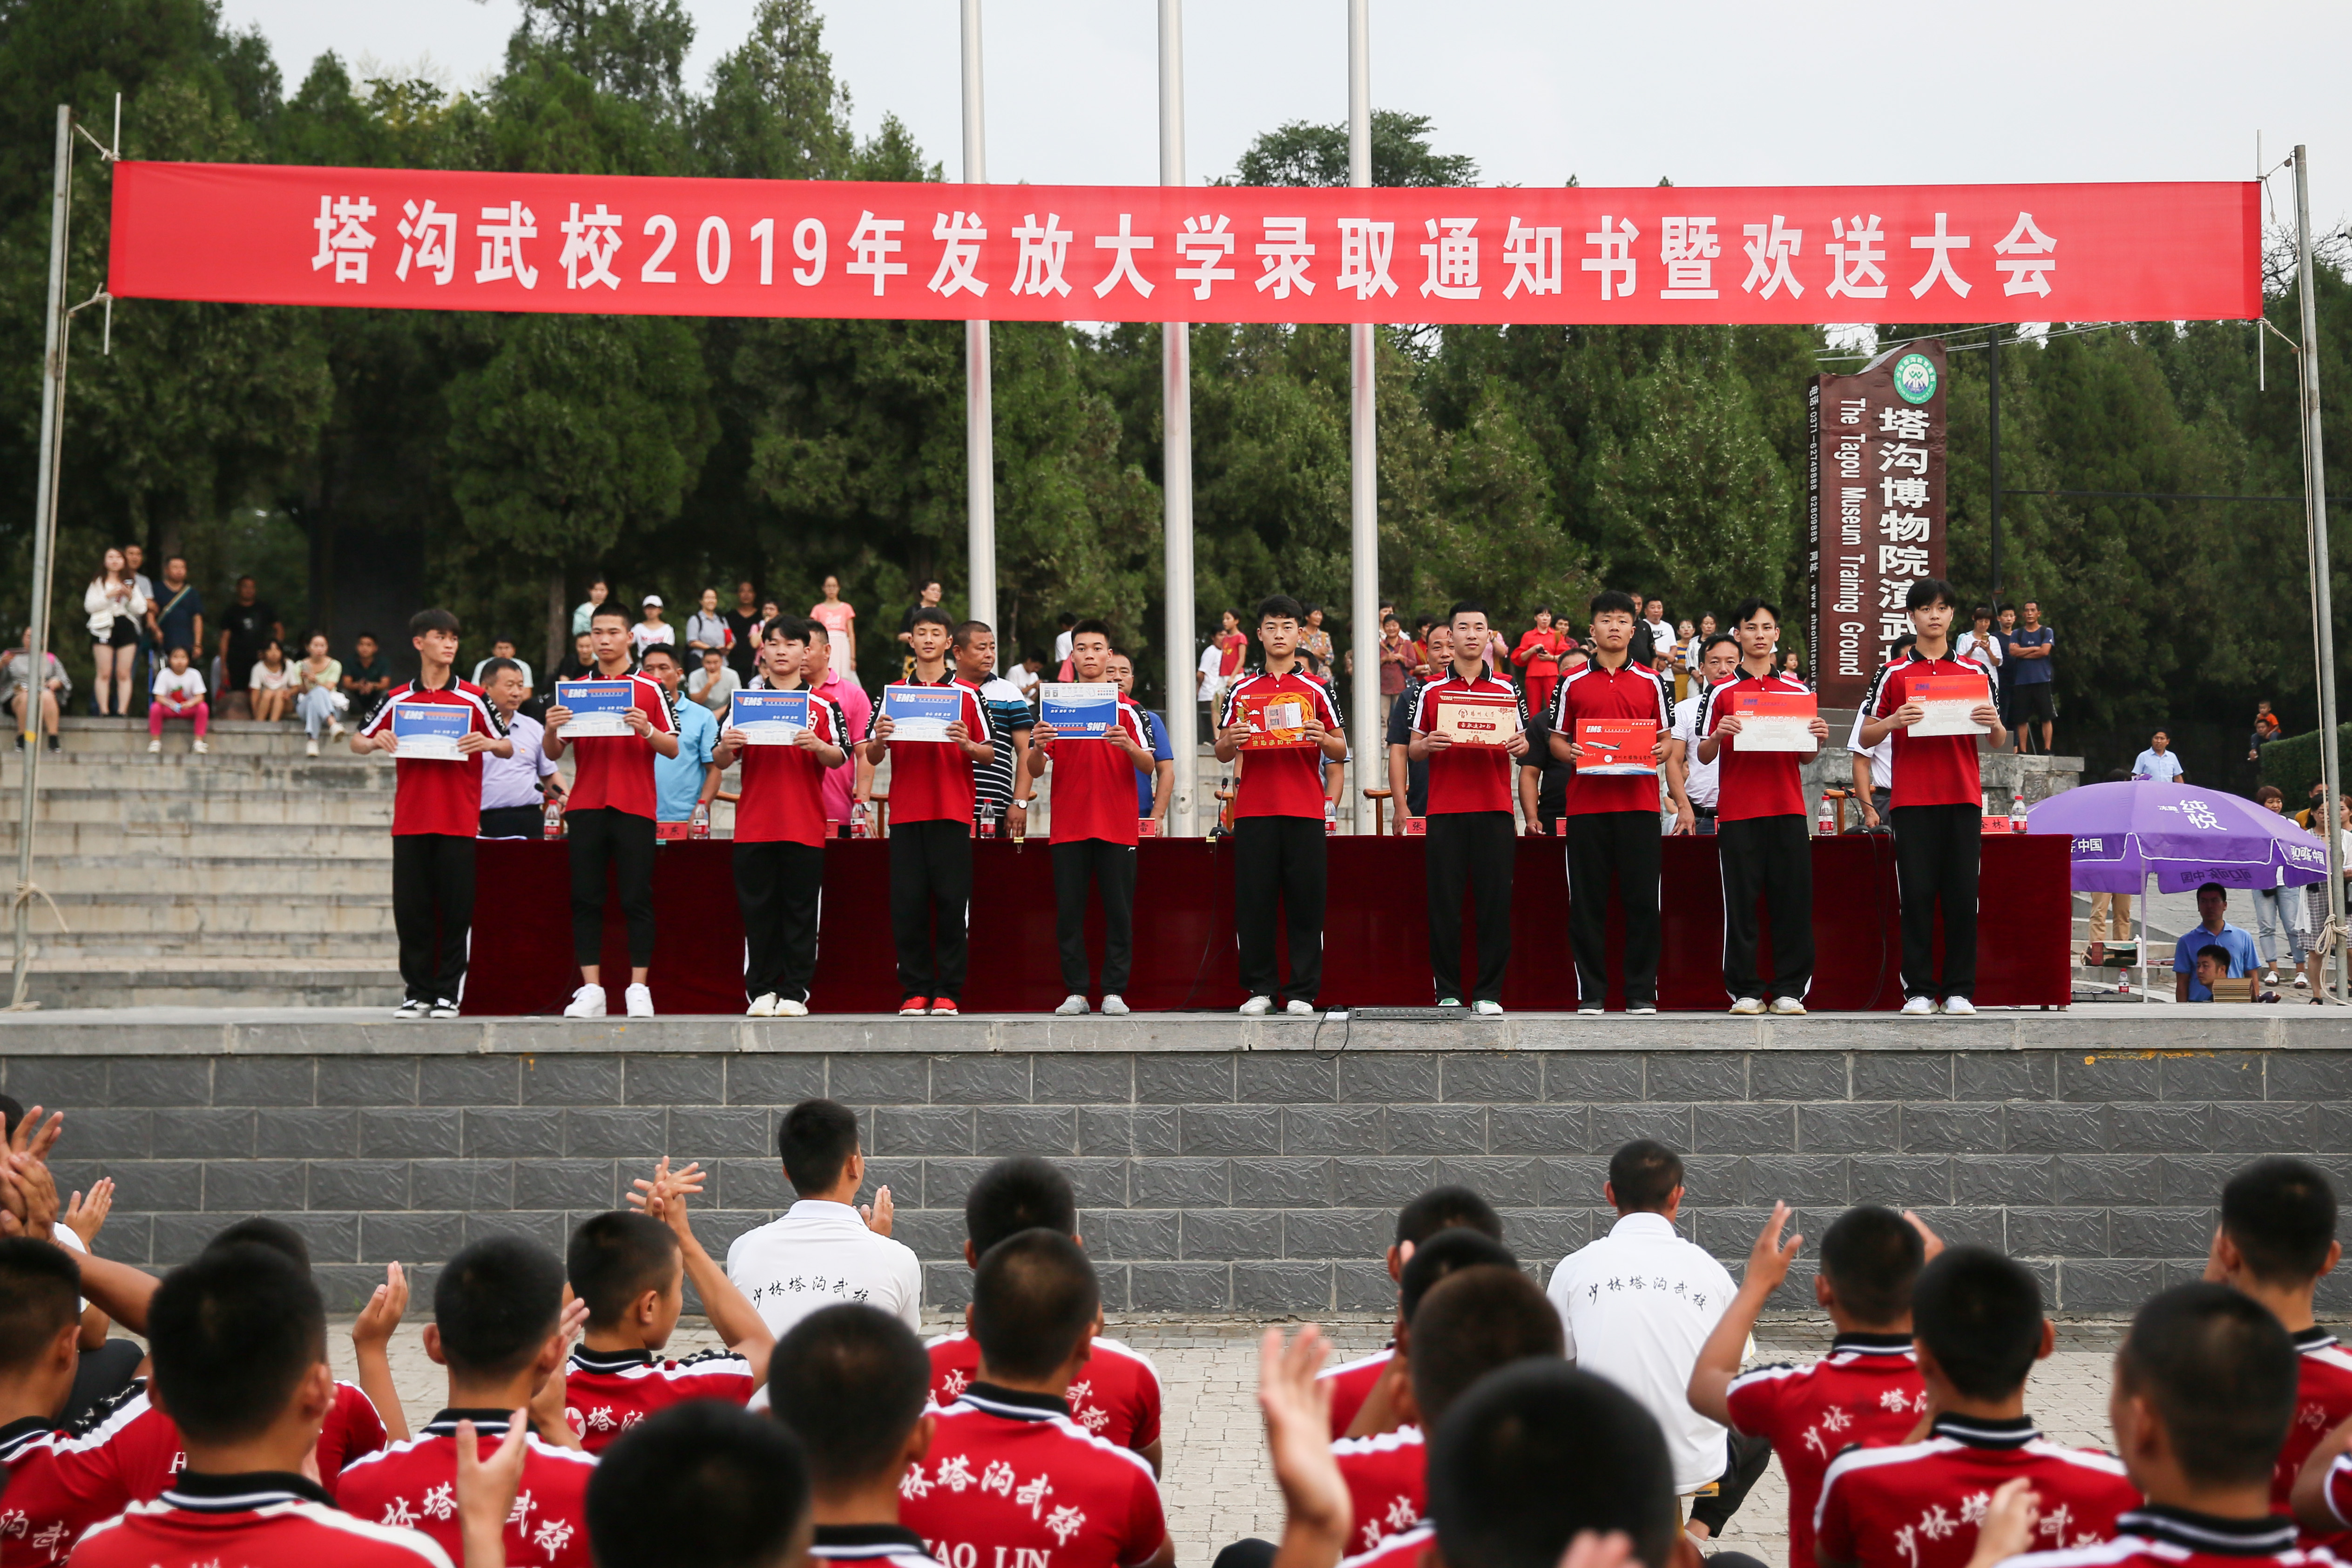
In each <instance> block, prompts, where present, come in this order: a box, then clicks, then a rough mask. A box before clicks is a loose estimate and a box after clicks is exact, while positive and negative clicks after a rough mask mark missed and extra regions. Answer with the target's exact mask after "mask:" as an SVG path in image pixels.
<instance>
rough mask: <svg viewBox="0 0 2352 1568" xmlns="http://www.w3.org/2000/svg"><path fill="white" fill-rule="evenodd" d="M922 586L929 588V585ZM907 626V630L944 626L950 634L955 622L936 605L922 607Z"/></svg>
mask: <svg viewBox="0 0 2352 1568" xmlns="http://www.w3.org/2000/svg"><path fill="white" fill-rule="evenodd" d="M924 585H925V586H926V587H928V586H929V584H924ZM907 625H908V628H909V629H911V628H913V627H916V626H945V627H947V628H948V630H949V631H950V632H951V633H952V632H953V631H954V630H955V622H954V621H953V620H952V619H950V617H949V616H948V613H947V612H946V611H945V610H942V609H940V607H939V606H938V605H923V606H922V607H921V608H920V609H919V610H917V611H916V612H915V614H914V616H913V617H912V618H911V619H909V620H908V622H907Z"/></svg>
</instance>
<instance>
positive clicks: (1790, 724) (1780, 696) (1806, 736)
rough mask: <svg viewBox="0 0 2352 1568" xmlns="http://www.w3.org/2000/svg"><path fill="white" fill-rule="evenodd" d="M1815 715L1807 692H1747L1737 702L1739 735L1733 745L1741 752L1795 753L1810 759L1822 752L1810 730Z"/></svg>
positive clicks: (1812, 698) (1815, 708)
mask: <svg viewBox="0 0 2352 1568" xmlns="http://www.w3.org/2000/svg"><path fill="white" fill-rule="evenodd" d="M1818 711H1819V707H1818V704H1817V702H1816V700H1815V698H1814V696H1813V694H1812V693H1811V692H1810V691H1750V692H1747V693H1745V694H1743V695H1742V696H1741V697H1740V698H1739V700H1738V714H1739V735H1738V740H1736V741H1735V742H1733V745H1734V747H1735V748H1736V749H1737V750H1739V751H1742V752H1801V754H1803V755H1805V756H1811V755H1812V754H1813V753H1814V752H1817V751H1819V750H1821V742H1818V741H1816V740H1814V739H1813V728H1812V726H1813V717H1814V715H1815V714H1816V713H1817V712H1818Z"/></svg>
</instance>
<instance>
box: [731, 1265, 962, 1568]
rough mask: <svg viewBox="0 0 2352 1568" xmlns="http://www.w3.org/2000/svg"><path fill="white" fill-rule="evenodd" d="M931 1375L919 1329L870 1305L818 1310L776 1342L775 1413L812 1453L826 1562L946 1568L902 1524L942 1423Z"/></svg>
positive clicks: (820, 1554)
mask: <svg viewBox="0 0 2352 1568" xmlns="http://www.w3.org/2000/svg"><path fill="white" fill-rule="evenodd" d="M928 1374H929V1363H928V1362H927V1361H925V1360H924V1358H923V1346H922V1342H920V1341H919V1340H917V1339H916V1338H915V1331H913V1330H912V1329H909V1328H908V1327H907V1325H906V1324H904V1323H902V1322H900V1321H898V1319H896V1318H894V1317H892V1316H891V1315H890V1314H889V1313H887V1312H885V1311H881V1310H878V1309H876V1308H873V1307H868V1306H866V1305H864V1304H863V1303H860V1302H856V1301H844V1302H842V1303H841V1304H840V1305H838V1306H834V1307H824V1308H821V1309H819V1310H816V1311H814V1312H811V1313H810V1314H809V1315H808V1316H807V1317H805V1318H803V1319H802V1320H801V1321H799V1322H797V1323H795V1324H793V1327H792V1329H791V1331H789V1332H787V1333H786V1334H785V1335H784V1337H783V1338H782V1339H781V1340H779V1341H777V1342H776V1353H775V1359H774V1360H773V1361H772V1362H771V1363H769V1369H768V1394H769V1408H770V1409H771V1410H772V1411H773V1412H774V1413H775V1417H776V1419H777V1420H778V1421H781V1422H782V1423H783V1424H784V1426H787V1427H789V1428H791V1429H792V1430H793V1432H795V1433H797V1434H798V1435H799V1436H800V1439H801V1446H802V1449H803V1452H804V1453H805V1454H806V1455H807V1456H808V1468H809V1487H810V1491H811V1493H812V1494H813V1496H812V1501H813V1502H814V1505H815V1512H816V1518H817V1525H816V1539H815V1541H814V1542H813V1543H812V1544H811V1546H810V1549H809V1555H810V1556H811V1557H812V1558H814V1560H815V1561H816V1562H818V1563H856V1564H862V1565H864V1568H940V1563H937V1562H936V1561H934V1560H933V1558H932V1557H931V1555H930V1554H929V1552H927V1551H925V1550H924V1546H923V1538H922V1537H921V1536H919V1535H918V1534H916V1533H915V1532H914V1531H911V1530H909V1529H908V1528H907V1527H906V1526H905V1525H904V1524H902V1523H900V1522H899V1519H898V1515H899V1512H900V1510H901V1508H902V1507H903V1500H902V1499H901V1498H900V1496H899V1487H900V1484H901V1483H902V1482H903V1481H904V1480H905V1479H906V1478H907V1474H908V1471H909V1470H910V1469H912V1468H914V1467H915V1466H918V1465H919V1464H921V1463H922V1462H923V1458H924V1456H925V1455H926V1454H928V1453H929V1451H930V1447H931V1436H932V1432H933V1430H934V1429H935V1428H936V1427H937V1426H938V1425H939V1422H938V1417H937V1416H936V1415H933V1414H932V1413H931V1410H930V1408H929V1406H930V1401H929V1398H928V1397H927V1394H928V1392H929V1375H928ZM975 1568H976V1564H975Z"/></svg>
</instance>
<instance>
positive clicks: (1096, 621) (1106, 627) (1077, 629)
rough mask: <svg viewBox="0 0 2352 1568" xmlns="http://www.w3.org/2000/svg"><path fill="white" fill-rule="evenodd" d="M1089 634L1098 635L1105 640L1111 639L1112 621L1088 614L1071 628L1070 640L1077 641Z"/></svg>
mask: <svg viewBox="0 0 2352 1568" xmlns="http://www.w3.org/2000/svg"><path fill="white" fill-rule="evenodd" d="M1087 636H1093V637H1100V638H1102V640H1103V641H1105V642H1108V641H1110V640H1111V636H1110V623H1109V622H1108V621H1107V620H1104V619H1103V618H1102V617H1101V616H1087V618H1086V619H1085V620H1083V621H1080V622H1079V623H1078V624H1077V625H1076V626H1072V627H1071V628H1070V640H1071V641H1072V642H1076V641H1077V640H1078V639H1079V638H1080V637H1087Z"/></svg>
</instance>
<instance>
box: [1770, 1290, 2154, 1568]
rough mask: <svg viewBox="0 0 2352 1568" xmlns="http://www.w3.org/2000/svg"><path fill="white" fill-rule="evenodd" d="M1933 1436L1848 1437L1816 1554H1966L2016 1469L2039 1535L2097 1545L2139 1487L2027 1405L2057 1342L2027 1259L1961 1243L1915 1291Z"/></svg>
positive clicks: (1934, 1562)
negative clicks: (2033, 1505) (2031, 1385)
mask: <svg viewBox="0 0 2352 1568" xmlns="http://www.w3.org/2000/svg"><path fill="white" fill-rule="evenodd" d="M1911 1310H1912V1319H1913V1323H1914V1326H1915V1328H1916V1332H1917V1335H1918V1357H1919V1376H1920V1380H1921V1381H1922V1382H1923V1383H1925V1384H1927V1404H1928V1407H1929V1408H1930V1409H1931V1410H1933V1411H1934V1412H1935V1421H1934V1423H1933V1424H1932V1425H1930V1426H1928V1428H1927V1436H1926V1438H1925V1439H1924V1440H1922V1441H1920V1442H1916V1443H1903V1442H1898V1443H1894V1444H1891V1445H1888V1446H1886V1447H1852V1448H1848V1449H1847V1450H1846V1451H1845V1452H1844V1453H1843V1454H1842V1455H1840V1456H1839V1457H1838V1458H1837V1459H1836V1460H1835V1461H1834V1462H1833V1463H1832V1464H1831V1466H1830V1468H1829V1471H1828V1473H1827V1474H1826V1475H1825V1476H1824V1477H1823V1478H1822V1494H1821V1503H1820V1505H1819V1508H1818V1510H1817V1511H1816V1514H1815V1521H1814V1523H1815V1529H1814V1542H1813V1555H1814V1558H1815V1560H1816V1561H1817V1562H1818V1563H1821V1564H1822V1568H1965V1565H1966V1564H1967V1563H1968V1561H1969V1557H1970V1556H1971V1555H1972V1554H1973V1553H1974V1552H1975V1551H1976V1546H1977V1533H1978V1526H1979V1524H1980V1523H1981V1522H1982V1521H1983V1517H1984V1514H1983V1510H1982V1508H1981V1507H1980V1506H1979V1504H1978V1503H1977V1502H1976V1501H1975V1500H1977V1499H1990V1497H1991V1495H1992V1494H1993V1493H1994V1492H1996V1491H1998V1490H2000V1488H2001V1487H2003V1486H2005V1485H2007V1484H2008V1483H2009V1482H2011V1481H2014V1480H2020V1479H2022V1480H2024V1481H2026V1482H2027V1483H2028V1485H2029V1486H2030V1487H2031V1489H2032V1492H2033V1494H2034V1496H2035V1498H2036V1499H2037V1500H2038V1502H2037V1506H2038V1508H2039V1510H2040V1513H2041V1520H2040V1523H2039V1525H2038V1526H2037V1528H2036V1531H2035V1536H2034V1540H2035V1542H2036V1544H2039V1545H2046V1546H2048V1547H2050V1548H2052V1549H2053V1550H2057V1549H2073V1550H2078V1551H2079V1550H2080V1549H2082V1548H2084V1547H2086V1546H2095V1545H2098V1544H2099V1543H2100V1542H2105V1541H2106V1540H2107V1539H2109V1538H2110V1537H2111V1536H2113V1535H2114V1534H2115V1532H2116V1519H2117V1518H2118V1517H2119V1516H2120V1515H2122V1514H2124V1513H2126V1512H2128V1511H2129V1510H2131V1509H2133V1508H2134V1507H2136V1506H2137V1504H2138V1502H2139V1491H2138V1489H2137V1488H2136V1487H2134V1486H2133V1485H2132V1483H2131V1482H2130V1481H2129V1480H2127V1479H2125V1477H2124V1468H2123V1466H2122V1465H2121V1464H2120V1463H2119V1462H2117V1461H2116V1459H2115V1458H2113V1457H2111V1456H2109V1455H2106V1454H2102V1453H2097V1452H2095V1451H2093V1450H2091V1449H2088V1448H2069V1447H2064V1446H2063V1445H2061V1444H2057V1443H2052V1442H2049V1441H2047V1440H2046V1439H2044V1438H2043V1437H2042V1434H2041V1433H2040V1432H2038V1431H2036V1430H2035V1429H2034V1426H2033V1418H2032V1416H2030V1415H2026V1413H2025V1378H2026V1374H2027V1373H2030V1372H2032V1370H2033V1363H2035V1362H2037V1361H2039V1360H2041V1359H2042V1358H2043V1357H2045V1356H2047V1355H2048V1354H2049V1353H2050V1352H2051V1350H2052V1348H2053V1346H2054V1344H2055V1343H2056V1335H2055V1331H2053V1329H2052V1327H2051V1324H2050V1320H2049V1319H2047V1318H2045V1317H2043V1316H2042V1289H2041V1287H2040V1286H2039V1285H2037V1284H2036V1283H2035V1282H2034V1279H2033V1275H2032V1271H2031V1270H2029V1269H2028V1268H2026V1267H2025V1266H2024V1265H2023V1264H2021V1263H2019V1262H2016V1261H2014V1260H2013V1259H2011V1258H2004V1257H2002V1256H2001V1255H2000V1253H1998V1252H1995V1251H1992V1250H1991V1249H1990V1248H1989V1247H1952V1248H1950V1249H1949V1250H1948V1251H1946V1252H1945V1253H1944V1254H1943V1255H1942V1256H1940V1257H1938V1258H1937V1259H1936V1260H1935V1261H1934V1262H1933V1263H1930V1264H1928V1265H1927V1268H1924V1269H1922V1270H1921V1271H1920V1274H1919V1283H1918V1285H1917V1287H1916V1289H1914V1290H1913V1292H1912V1308H1911Z"/></svg>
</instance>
